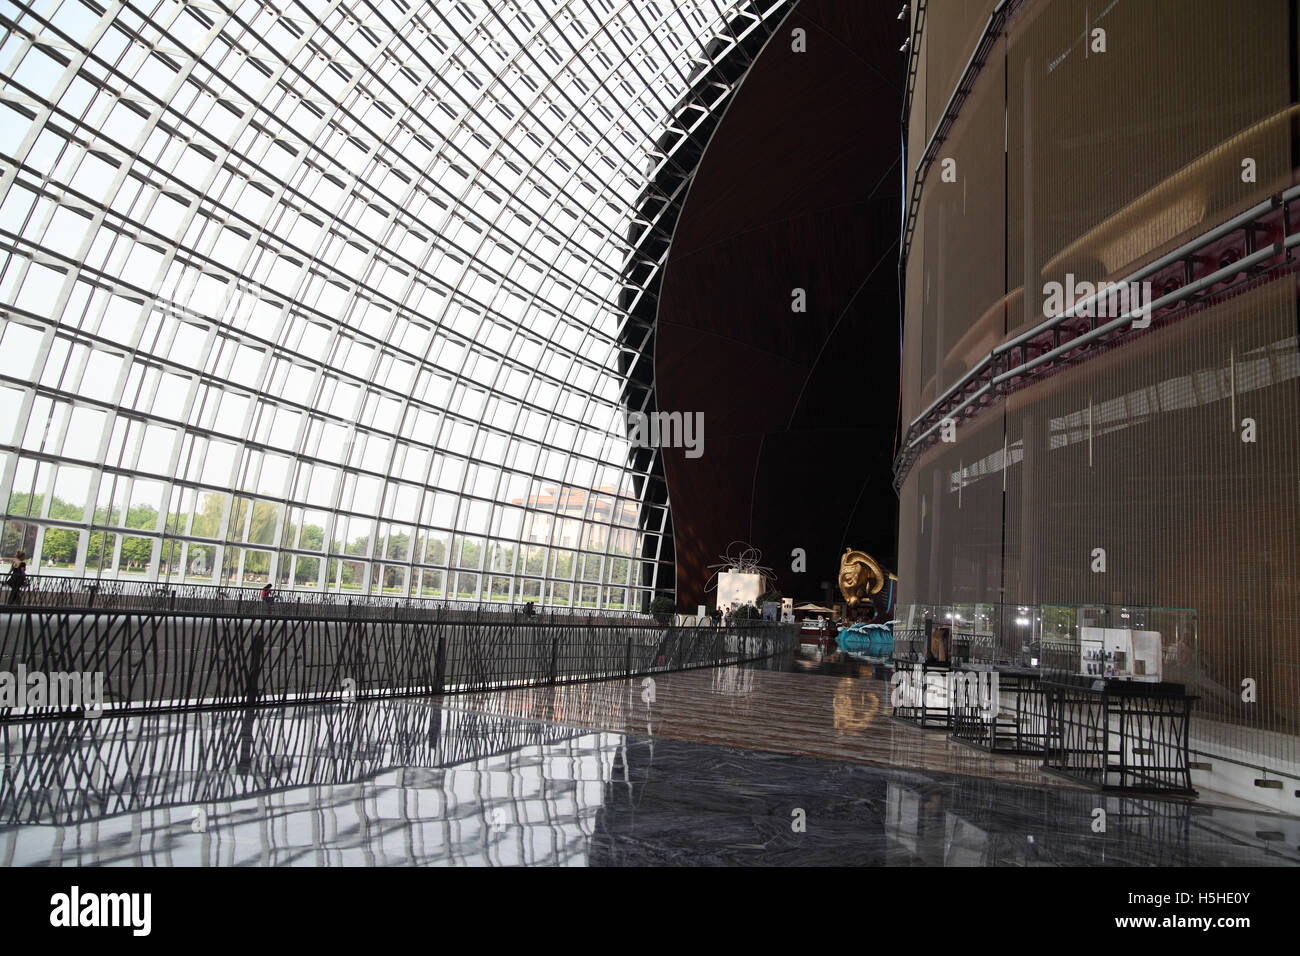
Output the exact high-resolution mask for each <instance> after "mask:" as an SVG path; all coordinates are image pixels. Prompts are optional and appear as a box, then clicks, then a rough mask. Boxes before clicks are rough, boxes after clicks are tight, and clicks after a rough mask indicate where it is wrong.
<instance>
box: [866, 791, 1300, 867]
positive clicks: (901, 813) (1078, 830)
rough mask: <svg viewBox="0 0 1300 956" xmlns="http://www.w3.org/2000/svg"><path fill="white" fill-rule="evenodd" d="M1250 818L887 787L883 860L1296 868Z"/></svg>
mask: <svg viewBox="0 0 1300 956" xmlns="http://www.w3.org/2000/svg"><path fill="white" fill-rule="evenodd" d="M1261 819H1262V818H1261V816H1260V815H1259V814H1255V813H1252V812H1250V811H1236V810H1223V809H1210V808H1206V807H1200V806H1197V805H1196V804H1193V803H1188V802H1186V801H1175V800H1162V799H1159V798H1156V797H1143V796H1130V795H1117V794H1101V793H1096V792H1093V791H1090V790H1076V789H1071V788H1065V787H1028V786H1017V785H1010V784H1006V783H1001V782H997V781H994V780H991V779H988V778H985V777H981V776H970V777H964V778H962V779H961V780H960V781H958V782H954V783H938V782H936V783H929V784H926V783H916V784H911V783H905V782H901V781H900V782H890V783H889V785H888V791H887V798H886V808H885V833H886V836H887V837H888V838H889V845H890V856H889V860H890V863H893V864H909V863H910V864H915V863H920V864H923V865H928V866H1027V865H1029V866H1032V865H1037V864H1044V863H1046V864H1051V865H1065V866H1070V865H1076V866H1098V865H1128V866H1197V865H1202V866H1204V865H1222V864H1224V863H1229V864H1234V863H1235V864H1237V865H1254V866H1258V865H1260V864H1261V863H1267V862H1277V863H1279V864H1280V863H1287V862H1290V863H1296V862H1300V852H1298V851H1297V849H1296V847H1295V845H1294V843H1293V842H1292V843H1288V842H1286V841H1285V840H1283V839H1273V837H1282V836H1284V834H1281V833H1277V834H1270V833H1265V832H1260V831H1259V830H1258V823H1259V821H1260V820H1261Z"/></svg>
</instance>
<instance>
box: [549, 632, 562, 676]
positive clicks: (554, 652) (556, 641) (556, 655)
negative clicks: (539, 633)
mask: <svg viewBox="0 0 1300 956" xmlns="http://www.w3.org/2000/svg"><path fill="white" fill-rule="evenodd" d="M559 669H560V636H559V635H558V634H557V635H555V637H553V638H551V681H550V682H551V683H552V684H554V683H555V681H556V679H557V678H558V677H559V672H560V671H559Z"/></svg>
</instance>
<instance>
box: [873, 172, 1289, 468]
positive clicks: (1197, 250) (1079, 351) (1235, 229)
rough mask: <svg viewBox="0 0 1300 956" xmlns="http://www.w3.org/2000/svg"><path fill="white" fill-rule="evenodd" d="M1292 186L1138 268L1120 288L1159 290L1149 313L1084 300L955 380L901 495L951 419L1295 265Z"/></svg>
mask: <svg viewBox="0 0 1300 956" xmlns="http://www.w3.org/2000/svg"><path fill="white" fill-rule="evenodd" d="M1298 199H1300V186H1292V187H1291V188H1290V189H1287V190H1285V191H1283V192H1281V193H1279V194H1277V195H1275V196H1271V197H1269V198H1268V199H1266V200H1264V201H1262V202H1260V203H1257V204H1256V205H1254V206H1252V207H1251V208H1250V209H1247V210H1246V211H1245V212H1242V213H1240V214H1239V215H1237V216H1234V217H1232V218H1231V219H1229V220H1228V221H1226V222H1224V223H1221V224H1220V225H1218V226H1216V227H1214V228H1212V229H1210V230H1209V231H1207V232H1205V233H1202V234H1201V235H1199V236H1197V237H1196V238H1194V239H1192V240H1190V241H1189V242H1186V243H1184V244H1183V245H1181V246H1179V247H1178V248H1177V249H1174V250H1173V251H1172V252H1169V253H1167V254H1165V255H1163V256H1161V257H1160V258H1158V259H1156V260H1154V261H1152V262H1150V263H1148V264H1147V265H1144V266H1142V267H1140V268H1138V269H1137V270H1135V271H1134V272H1133V273H1131V274H1130V275H1128V276H1126V277H1125V278H1123V279H1120V280H1119V281H1118V282H1115V283H1111V284H1110V286H1111V288H1115V287H1119V288H1124V287H1132V286H1134V285H1135V284H1149V287H1150V289H1151V290H1152V292H1151V300H1150V301H1149V302H1148V303H1144V306H1143V308H1141V309H1137V310H1130V311H1127V312H1125V313H1124V314H1122V315H1119V316H1116V317H1113V318H1109V317H1103V318H1099V317H1098V312H1105V311H1106V310H1105V309H1101V308H1098V306H1099V305H1100V304H1101V303H1102V302H1103V301H1104V300H1105V297H1106V296H1107V295H1108V291H1098V292H1097V293H1095V294H1094V295H1091V296H1089V297H1087V298H1083V299H1080V300H1079V301H1078V302H1076V303H1074V304H1073V305H1071V306H1070V307H1069V308H1067V309H1065V310H1064V311H1062V312H1061V313H1060V314H1059V315H1053V316H1048V317H1047V318H1045V319H1044V320H1043V321H1042V322H1040V323H1038V324H1037V325H1035V326H1033V327H1032V328H1029V329H1026V330H1025V331H1023V332H1019V333H1017V334H1016V335H1014V336H1012V337H1011V338H1009V339H1007V340H1006V341H1005V342H1002V343H1001V344H1000V345H998V346H996V347H995V348H994V349H993V350H992V351H990V352H989V353H988V354H987V355H986V356H985V357H984V358H983V359H981V360H980V361H979V362H978V363H976V364H975V365H974V366H973V367H972V368H971V369H970V370H969V371H967V372H966V373H965V374H964V375H963V376H962V377H961V378H960V379H958V380H957V381H956V382H954V383H953V384H952V385H951V386H950V387H949V388H948V389H947V390H946V391H945V392H944V393H943V394H942V395H940V396H939V397H938V398H936V399H935V400H934V401H933V402H932V403H931V404H930V406H929V407H928V408H926V409H925V411H923V412H922V413H921V414H920V415H918V416H917V417H916V418H915V419H913V421H912V422H911V424H910V425H909V426H908V427H907V431H906V433H905V435H904V437H903V441H902V442H901V444H900V446H899V451H898V454H897V456H896V457H895V459H894V490H895V491H898V490H900V489H901V488H902V486H903V481H904V479H906V477H907V474H908V472H909V471H910V470H911V468H912V465H913V464H914V463H915V462H916V459H917V458H918V457H919V456H920V455H921V454H922V453H923V452H924V451H925V450H926V449H927V448H929V447H930V446H932V445H934V444H935V443H936V442H937V441H938V440H939V438H940V435H941V429H942V426H943V425H944V424H945V423H946V422H951V423H954V424H956V423H960V422H961V421H963V420H966V419H970V418H973V417H974V416H976V415H978V414H979V413H980V412H981V411H982V410H983V409H985V408H988V407H989V406H991V405H994V404H996V403H997V402H998V401H1000V400H1001V399H1002V398H1003V397H1005V396H1006V395H1007V394H1009V393H1010V392H1012V391H1015V390H1016V389H1018V388H1022V387H1024V386H1025V385H1028V384H1029V383H1030V382H1031V381H1033V380H1035V379H1037V378H1040V377H1043V376H1046V375H1048V374H1051V373H1052V372H1055V371H1059V370H1060V369H1061V368H1062V367H1063V366H1065V365H1069V364H1072V363H1073V362H1076V361H1078V360H1079V359H1081V358H1083V357H1084V356H1085V355H1086V354H1088V353H1090V352H1093V351H1095V350H1097V349H1098V348H1100V347H1101V346H1104V345H1114V344H1117V343H1119V342H1121V341H1124V340H1127V339H1129V338H1132V337H1135V336H1139V335H1144V334H1146V333H1147V332H1148V331H1150V330H1151V329H1155V328H1158V327H1159V326H1161V325H1164V324H1168V323H1169V322H1172V321H1175V320H1177V319H1179V318H1181V317H1183V316H1184V315H1186V314H1187V313H1188V312H1190V311H1191V309H1192V308H1194V307H1195V306H1197V305H1199V304H1203V303H1205V302H1206V301H1207V300H1210V299H1212V298H1214V297H1218V296H1223V295H1225V294H1230V293H1232V292H1235V291H1238V290H1240V289H1241V288H1242V287H1244V286H1245V284H1246V283H1248V282H1251V281H1253V280H1256V279H1258V278H1260V277H1261V276H1264V275H1266V274H1268V273H1271V272H1276V271H1278V270H1281V269H1285V268H1290V267H1293V266H1294V264H1295V253H1294V249H1295V246H1296V245H1297V244H1300V225H1298V224H1297V221H1296V220H1297V216H1296V210H1295V209H1294V208H1293V205H1294V203H1295V202H1296V201H1297V200H1298Z"/></svg>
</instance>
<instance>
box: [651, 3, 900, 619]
mask: <svg viewBox="0 0 1300 956" xmlns="http://www.w3.org/2000/svg"><path fill="white" fill-rule="evenodd" d="M891 6H892V5H885V4H880V3H852V4H846V3H844V2H843V0H802V2H801V3H800V4H799V6H798V7H797V8H796V9H795V10H794V12H793V13H792V14H791V15H790V17H789V18H788V19H787V20H786V22H785V23H784V24H783V26H782V27H781V28H780V29H779V30H778V31H777V32H776V34H775V35H774V36H773V37H772V39H771V41H770V42H769V43H768V45H767V47H766V48H765V49H764V51H763V53H762V55H761V56H760V57H759V59H758V61H757V62H756V63H755V64H754V66H753V67H752V68H751V70H750V73H749V75H748V77H747V78H746V79H745V81H744V84H743V85H742V87H741V89H740V91H739V92H738V93H737V94H736V96H735V97H734V99H733V101H732V103H731V105H730V107H729V109H728V111H727V113H726V116H725V117H724V118H723V120H722V123H721V124H720V125H719V127H718V130H717V132H716V133H715V134H714V136H713V138H712V140H711V141H710V143H709V146H708V149H707V150H706V152H705V155H704V159H703V161H702V163H701V165H700V168H699V171H698V172H697V174H696V177H695V181H694V183H693V184H692V186H691V189H690V193H689V195H688V196H687V200H686V204H685V207H684V209H683V211H682V215H681V218H680V220H679V222H678V224H677V228H676V230H675V232H674V234H673V241H672V246H671V249H670V252H669V256H668V264H667V266H666V269H665V272H664V280H663V290H662V295H661V299H660V304H659V312H658V328H657V333H656V338H657V344H656V351H655V387H656V391H657V397H658V407H659V409H660V410H661V411H669V412H671V411H682V412H702V413H703V415H704V445H703V454H702V455H701V456H700V457H698V458H693V459H691V458H686V457H685V455H684V453H683V450H681V449H670V450H666V451H665V452H664V459H665V468H666V477H667V482H668V491H669V500H670V501H671V504H672V521H673V530H674V537H675V544H676V561H677V597H678V603H679V605H680V606H681V607H684V608H694V607H695V606H696V605H697V604H702V603H710V600H711V599H710V597H708V596H706V595H705V590H704V589H705V585H706V582H707V580H708V577H709V574H710V572H709V571H708V570H707V566H708V565H709V564H713V563H716V562H717V561H718V555H719V554H720V553H722V551H723V550H724V549H725V548H726V547H727V545H728V543H729V542H731V541H734V540H744V541H747V542H748V543H750V544H752V545H754V546H756V547H758V548H760V549H761V550H762V552H763V563H764V564H767V565H770V566H772V567H773V569H774V570H775V572H776V573H777V579H778V586H779V587H780V588H781V589H782V590H783V591H784V592H785V593H786V594H787V595H790V596H796V597H810V598H811V597H818V598H821V597H826V596H828V595H826V594H825V593H824V591H823V584H824V583H826V582H833V581H834V579H835V574H836V572H837V570H838V567H839V555H840V554H841V552H842V551H843V549H844V548H845V547H849V546H852V547H855V548H862V549H864V550H866V551H869V552H870V553H872V554H873V555H875V556H876V557H877V558H879V559H880V560H882V562H883V563H885V564H887V565H889V566H891V567H892V566H893V563H894V560H895V553H896V547H897V513H898V507H897V500H896V498H895V496H894V493H893V490H892V487H891V484H890V462H891V459H892V452H893V441H894V433H895V423H896V419H897V402H898V368H899V362H898V336H899V329H898V314H899V313H898V279H897V276H898V272H897V262H898V245H897V243H898V221H899V208H900V201H901V199H900V177H901V172H900V161H901V157H900V143H899V113H900V111H901V108H902V85H903V67H904V62H903V56H902V54H900V53H899V51H898V48H899V46H900V45H901V43H902V42H903V39H904V38H905V36H906V32H907V20H906V18H904V19H903V20H897V19H896V16H897V13H898V11H897V9H893V10H892V11H891V9H890V7H891ZM797 29H803V30H804V31H806V34H805V37H806V50H805V51H804V52H798V51H796V50H794V49H793V48H792V47H793V46H794V43H793V42H792V37H793V36H794V33H793V31H795V30H797ZM796 288H799V289H803V290H804V291H805V294H806V301H807V305H806V311H805V312H795V311H792V305H793V301H794V300H793V290H794V289H796ZM795 548H803V549H804V550H805V552H806V554H807V570H806V571H804V572H802V573H798V572H795V571H793V570H792V557H791V552H792V550H793V549H795Z"/></svg>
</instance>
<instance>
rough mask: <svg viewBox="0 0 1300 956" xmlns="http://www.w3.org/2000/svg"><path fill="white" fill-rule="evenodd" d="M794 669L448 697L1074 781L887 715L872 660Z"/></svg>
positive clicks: (573, 722)
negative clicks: (830, 672) (832, 669)
mask: <svg viewBox="0 0 1300 956" xmlns="http://www.w3.org/2000/svg"><path fill="white" fill-rule="evenodd" d="M800 663H801V664H803V665H807V669H806V670H804V669H800V670H796V671H794V672H780V671H766V670H753V669H749V668H745V667H723V668H705V669H700V670H692V671H681V672H678V673H674V674H660V675H656V676H655V677H654V678H643V679H641V680H639V681H635V680H634V681H627V680H614V681H596V682H592V683H588V684H565V685H559V686H555V687H540V688H524V689H518V690H507V691H499V692H494V693H485V694H465V695H463V696H458V697H455V698H449V699H448V706H449V707H453V708H457V709H463V710H470V711H475V712H478V713H485V714H502V715H509V716H513V717H519V718H522V719H525V720H540V721H546V722H550V723H561V724H567V725H570V726H574V727H583V728H587V729H592V730H606V731H614V732H617V733H641V734H645V735H647V736H652V737H657V738H669V739H672V740H682V741H692V742H695V743H702V744H715V745H718V746H724V747H731V748H740V749H744V750H755V751H770V752H775V753H783V754H796V755H800V756H807V757H821V758H825V759H829V760H836V761H848V762H852V763H862V764H868V765H871V766H877V767H899V768H916V767H924V768H926V769H927V770H933V771H938V772H946V773H954V774H964V775H973V776H980V777H990V778H992V779H995V780H1006V781H1015V782H1019V783H1031V784H1036V785H1050V786H1054V787H1074V786H1075V785H1074V784H1072V783H1068V782H1065V781H1062V780H1061V779H1059V778H1057V777H1052V776H1049V775H1047V774H1044V773H1042V772H1041V771H1040V770H1039V766H1038V765H1039V761H1038V760H1035V759H1021V758H1015V757H1008V756H1000V755H993V754H988V753H985V752H983V751H981V750H976V749H973V748H970V747H966V746H964V745H962V744H958V743H954V742H952V741H950V740H948V739H947V737H946V736H945V735H944V734H942V733H937V732H934V731H925V730H921V729H920V728H918V727H914V726H911V725H909V724H906V723H902V722H900V721H896V720H893V719H892V718H890V716H889V709H890V708H889V686H888V684H887V683H886V682H885V681H884V680H881V679H872V678H871V676H870V675H871V674H872V673H873V672H874V671H873V668H872V667H871V665H862V664H856V663H853V662H847V663H845V662H835V663H834V664H833V666H834V667H835V668H838V669H843V670H844V671H846V672H845V673H840V674H838V675H826V674H818V673H815V672H811V673H810V672H808V671H815V669H817V668H818V667H821V668H825V669H830V666H832V665H830V664H829V663H823V662H820V661H818V660H817V658H816V657H815V652H814V655H813V656H812V657H810V658H804V659H803V660H802V661H801V662H800Z"/></svg>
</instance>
